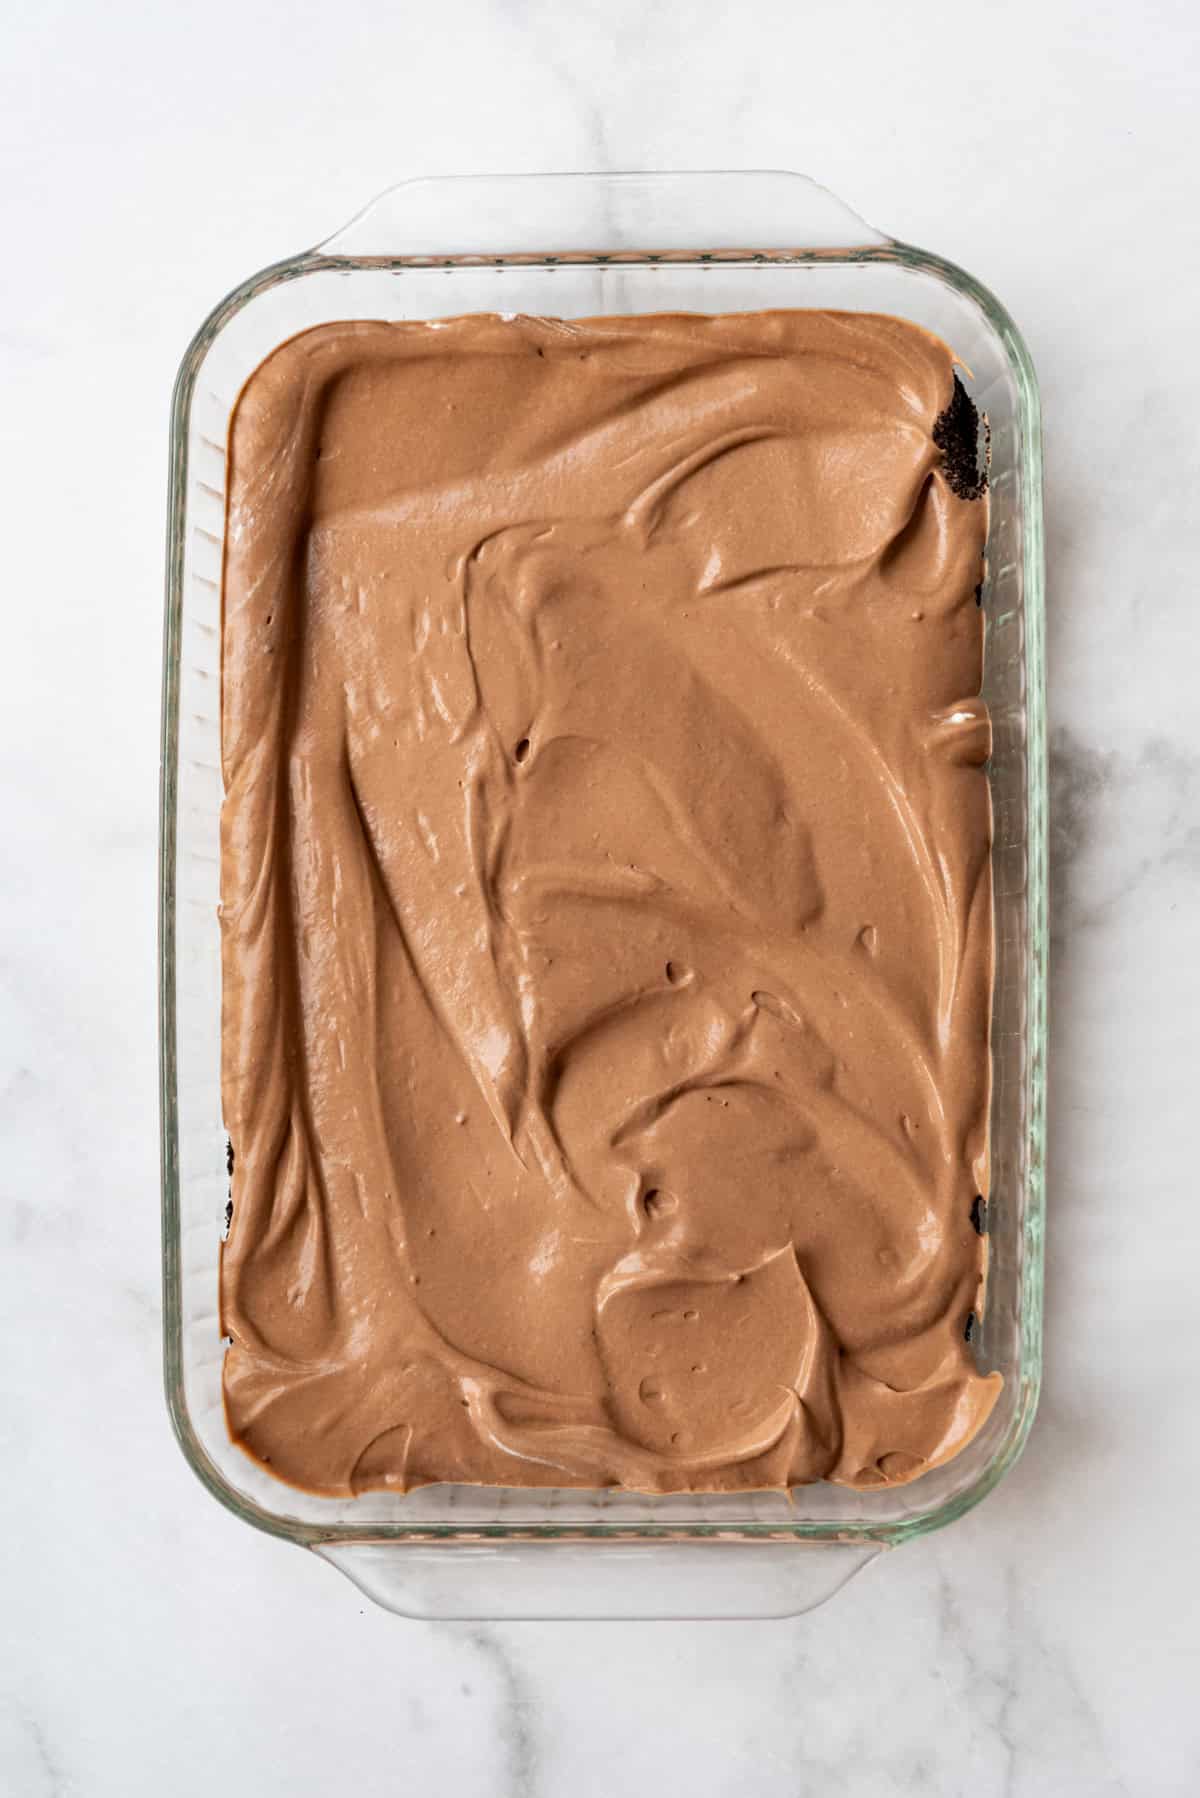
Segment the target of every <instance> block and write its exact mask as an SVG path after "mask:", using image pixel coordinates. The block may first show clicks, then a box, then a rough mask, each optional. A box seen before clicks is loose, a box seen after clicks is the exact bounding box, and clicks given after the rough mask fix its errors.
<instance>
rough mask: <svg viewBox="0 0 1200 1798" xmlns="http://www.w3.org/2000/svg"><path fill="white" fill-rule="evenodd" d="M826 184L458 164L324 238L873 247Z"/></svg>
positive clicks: (437, 253) (367, 252) (471, 252)
mask: <svg viewBox="0 0 1200 1798" xmlns="http://www.w3.org/2000/svg"><path fill="white" fill-rule="evenodd" d="M888 241H889V240H888V239H887V238H885V237H883V236H881V235H880V233H879V232H878V231H874V230H872V228H871V226H870V225H868V224H865V223H864V222H863V220H862V219H860V218H859V217H858V216H857V214H856V213H854V212H852V211H851V210H850V208H849V207H848V206H845V205H843V203H842V202H841V200H839V199H838V198H837V197H836V196H835V195H834V194H831V193H830V192H829V190H828V188H825V187H821V186H820V185H819V184H818V183H817V182H816V181H812V180H810V179H809V177H808V176H807V175H795V174H788V173H784V172H782V171H779V170H773V169H770V170H745V171H739V172H734V171H722V172H710V173H699V172H693V173H682V172H681V173H676V174H636V173H628V174H612V175H605V174H579V175H450V176H440V177H437V178H433V179H428V180H416V181H402V182H400V183H399V184H398V185H397V186H396V187H389V188H388V189H387V190H386V191H385V192H384V193H382V194H380V195H379V197H378V199H375V200H372V201H371V203H370V205H369V206H365V207H364V208H363V210H362V211H361V212H360V213H357V214H356V215H355V217H354V218H352V219H351V220H350V222H349V224H347V225H344V226H343V227H342V229H341V230H340V231H337V232H335V233H334V235H333V236H332V237H330V238H327V239H326V240H325V242H324V243H322V244H319V245H318V246H317V250H316V252H315V253H316V254H317V255H320V256H327V257H332V258H354V259H356V260H357V259H361V258H373V257H378V258H380V259H383V260H392V259H396V260H398V259H407V258H410V257H416V258H419V259H422V260H423V259H426V258H432V259H435V260H436V259H440V258H455V257H460V256H469V257H485V258H487V257H509V256H534V257H537V256H544V257H554V258H558V257H562V256H564V255H576V254H578V255H584V256H588V255H596V254H600V255H604V256H611V255H620V254H623V253H636V252H639V251H640V252H642V253H643V254H653V253H657V254H664V255H669V254H673V253H683V254H687V253H689V252H690V253H691V254H693V255H695V254H711V253H724V254H729V253H730V252H736V251H745V252H747V253H748V254H757V253H761V252H770V251H774V252H782V253H785V254H786V253H791V254H794V255H819V254H820V253H821V252H822V251H829V250H836V251H839V252H841V253H843V254H844V253H845V251H847V250H854V249H860V248H862V249H866V248H877V247H878V246H879V245H880V244H884V243H887V242H888Z"/></svg>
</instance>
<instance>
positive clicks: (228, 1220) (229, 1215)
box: [225, 1199, 233, 1236]
mask: <svg viewBox="0 0 1200 1798" xmlns="http://www.w3.org/2000/svg"><path fill="white" fill-rule="evenodd" d="M232 1222H233V1200H232V1199H226V1201H225V1234H226V1236H228V1235H229V1226H230V1224H232Z"/></svg>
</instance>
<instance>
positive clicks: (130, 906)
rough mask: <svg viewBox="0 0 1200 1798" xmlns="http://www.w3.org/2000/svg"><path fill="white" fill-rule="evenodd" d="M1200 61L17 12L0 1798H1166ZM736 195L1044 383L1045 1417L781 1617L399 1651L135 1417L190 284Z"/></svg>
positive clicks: (781, 24)
mask: <svg viewBox="0 0 1200 1798" xmlns="http://www.w3.org/2000/svg"><path fill="white" fill-rule="evenodd" d="M1198 29H1200V28H1198V26H1197V23H1196V17H1195V13H1194V9H1193V8H1191V7H1190V6H1189V5H1188V4H1186V0H1179V3H1177V4H1172V3H1169V0H1146V4H1144V5H1143V6H1141V7H1133V6H1127V7H1120V6H1110V7H1103V6H1101V7H1096V6H1095V5H1094V4H1092V5H1085V4H1083V3H1082V0H1080V3H1079V4H1065V3H1062V0H1039V3H1037V4H1034V3H1033V0H1011V4H1009V5H1008V6H1006V7H1005V8H1003V9H996V8H993V7H986V8H985V7H983V6H975V7H972V6H969V5H968V6H966V7H963V6H962V5H961V4H955V5H949V4H941V3H940V0H933V3H929V4H925V5H923V6H922V7H921V8H920V9H919V10H918V9H909V8H905V7H900V6H896V5H894V4H888V3H886V0H871V3H867V0H857V3H856V0H850V3H849V4H845V5H842V6H831V5H826V6H817V7H813V8H810V9H806V8H803V7H799V6H796V5H795V4H794V0H758V3H754V0H751V3H750V4H748V5H747V6H746V7H744V8H740V9H739V8H732V7H730V8H721V9H717V8H712V9H710V11H709V12H708V13H707V14H706V12H705V9H704V8H702V7H698V6H696V5H695V4H692V5H687V6H685V5H683V4H682V3H681V0H661V3H660V4H659V5H658V6H656V7H651V6H647V5H645V4H631V3H630V0H606V4H604V5H603V6H601V5H599V4H596V3H594V0H588V3H586V4H576V5H573V6H563V5H561V4H559V5H555V4H553V3H552V0H454V4H452V5H449V6H447V7H445V8H442V9H441V10H440V11H439V10H438V9H433V10H432V11H431V12H430V13H428V14H424V13H421V14H419V15H418V14H410V15H407V16H406V13H405V10H404V9H403V8H399V7H397V8H384V7H381V6H379V5H371V4H369V3H368V0H340V4H339V5H338V6H337V7H336V8H334V9H329V8H325V7H317V6H315V5H312V4H309V3H307V0H298V4H296V5H295V6H290V7H286V8H285V7H282V6H267V5H263V4H260V3H259V0H237V3H236V4H234V0H209V4H207V5H206V6H204V7H200V8H183V7H174V6H159V7H151V6H147V5H139V4H136V0H113V3H112V4H111V5H109V6H106V7H99V6H96V5H94V4H87V3H86V0H59V3H58V4H56V5H47V6H44V7H28V8H25V9H22V11H21V13H20V16H19V18H16V19H15V20H14V21H13V22H11V23H10V24H9V25H8V27H7V29H6V55H5V58H4V63H5V65H6V66H5V68H4V69H3V71H2V72H0V82H2V83H3V92H4V98H3V105H0V145H2V150H0V158H2V166H3V193H4V200H3V206H4V212H5V237H6V240H7V246H8V263H9V278H8V279H6V281H5V282H4V283H3V289H4V291H3V294H2V295H0V309H2V314H3V316H2V319H0V381H2V386H0V391H2V392H3V395H4V406H3V423H2V428H0V455H2V456H3V492H4V495H5V499H6V501H7V502H8V519H9V523H8V530H7V540H6V565H7V568H8V575H7V577H6V581H5V590H4V599H3V606H4V625H5V638H6V649H7V653H6V655H5V657H4V658H3V674H2V676H0V679H2V681H3V691H4V699H3V705H2V706H0V755H2V757H3V763H2V777H0V778H2V781H3V789H2V790H3V794H4V817H5V833H4V834H5V848H6V853H5V856H4V858H3V864H2V868H0V917H2V927H0V1130H2V1133H3V1134H2V1142H3V1156H2V1160H0V1192H2V1195H3V1225H2V1228H3V1232H4V1243H5V1253H6V1267H7V1277H6V1280H5V1297H4V1301H3V1306H4V1312H3V1314H4V1318H5V1330H4V1340H5V1344H6V1353H5V1355H4V1358H3V1362H2V1363H0V1425H2V1429H3V1444H4V1464H5V1469H6V1472H5V1478H4V1482H3V1487H2V1496H0V1507H2V1508H3V1513H4V1518H5V1528H4V1531H3V1540H4V1557H5V1572H4V1601H5V1602H4V1612H5V1628H4V1630H3V1640H2V1641H0V1790H2V1791H3V1792H5V1793H6V1794H7V1793H12V1794H14V1798H76V1795H86V1798H109V1795H112V1798H143V1795H145V1798H152V1795H153V1798H157V1795H158V1794H161V1793H164V1792H169V1793H171V1794H172V1798H192V1795H193V1794H195V1795H196V1798H200V1795H201V1794H204V1795H207V1794H208V1793H210V1792H214V1791H216V1792H220V1793H222V1794H225V1795H227V1798H272V1795H274V1794H279V1795H280V1798H283V1795H284V1794H286V1795H287V1798H308V1795H312V1798H318V1795H319V1798H326V1795H334V1798H341V1794H343V1793H350V1792H354V1793H356V1794H361V1795H362V1798H379V1795H382V1794H390V1793H392V1792H396V1793H401V1792H405V1793H407V1792H410V1791H422V1790H436V1791H438V1792H445V1793H451V1794H455V1795H458V1794H462V1795H463V1798H474V1795H475V1794H481V1795H487V1798H491V1795H492V1794H495V1795H497V1798H547V1795H549V1794H555V1795H557V1794H570V1795H571V1798H608V1795H609V1794H611V1793H615V1792H618V1791H631V1792H632V1791H638V1790H643V1791H644V1790H651V1791H659V1790H662V1791H666V1792H685V1791H686V1792H695V1793H698V1794H705V1795H708V1794H714V1795H715V1794H725V1793H729V1794H733V1793H739V1794H740V1793H743V1792H752V1793H754V1794H756V1798H801V1795H808V1794H812V1795H814V1798H834V1795H839V1798H840V1795H843V1794H844V1795H847V1798H887V1795H888V1794H906V1795H907V1794H925V1795H931V1798H942V1795H945V1798H957V1795H958V1794H961V1793H964V1792H967V1791H969V1792H970V1793H971V1794H972V1795H973V1798H1001V1795H1002V1794H1004V1795H1012V1798H1036V1795H1041V1794H1047V1795H1053V1798H1074V1795H1076V1794H1078V1795H1080V1798H1105V1795H1107V1794H1117V1793H1124V1794H1137V1795H1139V1798H1141V1795H1143V1794H1145V1795H1148V1798H1149V1795H1153V1798H1158V1795H1160V1794H1191V1793H1195V1792H1196V1791H1198V1790H1200V1705H1198V1704H1197V1702H1196V1694H1197V1691H1198V1690H1200V1653H1198V1644H1197V1628H1196V1623H1195V1620H1194V1611H1195V1608H1196V1600H1197V1595H1198V1594H1197V1585H1198V1581H1197V1575H1198V1573H1200V1550H1198V1549H1197V1547H1196V1545H1195V1544H1196V1535H1195V1530H1194V1527H1193V1517H1194V1513H1195V1506H1196V1498H1195V1495H1196V1491H1197V1489H1198V1485H1200V1429H1198V1428H1197V1422H1196V1418H1197V1412H1196V1362H1197V1351H1196V1339H1197V1333H1196V1327H1195V1322H1194V1311H1195V1286H1196V1275H1195V1268H1196V1266H1197V1260H1198V1251H1200V1223H1198V1221H1197V1220H1198V1218H1200V1207H1198V1206H1197V1203H1196V1196H1195V1156H1194V1153H1193V1152H1192V1151H1191V1150H1190V1147H1189V1145H1190V1141H1191V1139H1190V1137H1189V1135H1188V1132H1189V1130H1190V1129H1191V1128H1192V1127H1193V1124H1194V1122H1195V1118H1196V1113H1197V1108H1198V1105H1200V1100H1198V1097H1197V1095H1198V1093H1200V1079H1198V1077H1200V1055H1198V1052H1197V1041H1196V1039H1197V1032H1196V1020H1197V1018H1198V1017H1200V939H1198V937H1197V931H1196V920H1197V892H1198V883H1200V707H1198V705H1197V701H1196V697H1195V693H1196V683H1195V668H1196V665H1197V658H1198V653H1200V610H1198V606H1197V598H1196V582H1195V572H1194V565H1195V552H1194V541H1193V540H1194V537H1195V533H1196V530H1197V528H1198V527H1200V516H1198V512H1200V500H1198V498H1197V495H1198V494H1200V481H1198V479H1197V476H1198V473H1200V469H1198V467H1197V462H1198V456H1197V449H1196V443H1197V436H1196V419H1197V416H1198V415H1200V371H1198V368H1197V363H1196V359H1195V357H1194V356H1192V355H1191V354H1190V353H1181V346H1190V344H1191V341H1192V338H1193V336H1194V333H1195V321H1196V315H1197V307H1198V304H1200V231H1198V228H1197V216H1198V211H1200V209H1198V207H1197V197H1198V196H1197V192H1196V184H1195V179H1194V172H1193V171H1194V168H1195V166H1196V161H1197V154H1198V151H1200V144H1198V141H1197V127H1196V120H1195V95H1196V91H1197V82H1198V76H1200V39H1198ZM331 146H334V148H333V149H332V150H331ZM722 164H724V165H737V166H745V167H754V166H768V167H769V166H776V167H794V168H801V169H804V170H806V171H807V172H809V173H811V174H813V175H815V176H817V177H818V179H821V180H823V181H826V182H828V183H829V185H830V186H832V187H833V188H834V189H835V190H836V191H837V192H839V193H840V194H842V195H843V196H844V197H845V198H846V199H847V200H848V201H849V202H850V203H851V204H852V205H854V206H856V207H857V208H858V209H859V210H860V211H861V212H862V213H863V214H864V215H865V216H866V217H867V218H869V219H871V220H872V221H873V222H876V223H878V224H879V225H880V226H881V227H883V228H884V229H886V230H889V231H892V232H894V233H896V234H897V235H899V236H902V237H904V238H907V239H909V240H910V241H913V242H917V243H922V244H927V245H928V246H929V247H931V248H933V249H936V250H938V251H939V252H941V253H942V254H943V255H945V256H948V257H950V258H952V259H953V260H955V261H958V262H960V263H962V264H963V265H965V266H966V267H968V268H970V269H971V270H972V271H973V272H975V273H977V274H978V275H979V276H980V277H981V278H982V279H983V280H984V281H985V282H987V283H988V284H989V285H990V286H992V287H993V288H994V290H995V291H996V292H997V293H998V294H1000V296H1001V297H1002V298H1003V299H1004V301H1005V302H1006V304H1007V305H1008V306H1009V307H1010V308H1011V310H1012V312H1013V314H1014V315H1015V317H1016V318H1017V320H1018V321H1019V323H1020V325H1021V327H1022V329H1023V331H1024V332H1025V335H1026V337H1027V339H1028V341H1029V343H1030V345H1031V347H1032V350H1033V355H1034V358H1035V361H1036V363H1037V365H1038V369H1039V372H1040V376H1041V381H1042V389H1043V399H1044V405H1045V415H1046V440H1047V458H1048V461H1047V467H1048V477H1047V508H1048V521H1049V630H1050V667H1051V677H1050V687H1051V697H1050V706H1051V718H1052V725H1053V734H1052V770H1053V793H1054V816H1053V851H1054V886H1053V940H1054V969H1053V982H1052V993H1051V1004H1052V1064H1051V1081H1052V1086H1051V1094H1052V1097H1051V1109H1050V1118H1051V1148H1050V1182H1049V1184H1050V1236H1049V1265H1048V1317H1047V1340H1046V1385H1045V1393H1044V1397H1043V1401H1042V1408H1041V1415H1040V1417H1039V1420H1038V1422H1037V1424H1036V1426H1035V1429H1034V1433H1033V1437H1032V1440H1031V1442H1030V1445H1029V1447H1028V1449H1027V1451H1026V1453H1025V1456H1024V1458H1023V1460H1022V1461H1021V1463H1020V1464H1019V1466H1018V1467H1017V1468H1016V1470H1015V1471H1014V1472H1013V1473H1012V1474H1011V1476H1010V1477H1009V1478H1008V1480H1007V1481H1006V1482H1005V1483H1004V1484H1003V1485H1002V1486H1001V1488H1000V1489H999V1490H997V1491H996V1492H995V1493H994V1494H993V1495H992V1496H991V1497H990V1498H989V1499H988V1500H987V1501H986V1502H985V1503H984V1504H983V1505H982V1506H981V1507H980V1509H979V1510H977V1511H976V1512H974V1513H973V1514H972V1515H970V1516H969V1517H967V1518H966V1519H964V1520H962V1521H961V1522H959V1523H958V1524H956V1525H954V1526H953V1527H951V1528H950V1529H949V1530H947V1531H944V1532H942V1533H941V1534H939V1535H936V1536H934V1537H931V1538H928V1539H926V1540H924V1541H921V1542H918V1543H915V1544H912V1545H909V1546H907V1547H905V1548H903V1549H900V1550H898V1551H897V1552H895V1553H894V1554H892V1555H888V1556H884V1557H883V1558H882V1559H881V1560H880V1561H879V1562H877V1563H876V1564H875V1565H874V1566H873V1567H871V1568H870V1569H868V1570H867V1572H866V1573H864V1574H863V1575H862V1576H861V1577H860V1578H859V1579H857V1580H856V1581H854V1582H852V1583H851V1585H850V1586H849V1587H848V1588H847V1589H846V1590H845V1591H844V1592H843V1593H842V1594H841V1595H840V1596H838V1597H837V1598H835V1599H834V1600H833V1601H832V1602H831V1603H829V1604H828V1605H827V1606H825V1607H824V1608H823V1609H821V1610H819V1611H816V1612H814V1613H812V1614H811V1615H809V1616H807V1617H804V1618H800V1619H797V1620H794V1621H790V1622H785V1623H765V1624H763V1623H759V1624H736V1625H734V1624H689V1625H672V1624H659V1625H623V1624H608V1625H562V1624H557V1625H532V1624H527V1625H512V1626H486V1627H481V1626H465V1625H462V1626H451V1625H438V1624H428V1623H415V1622H407V1621H402V1620H400V1619H398V1618H396V1617H393V1616H390V1615H388V1614H386V1613H384V1612H383V1611H380V1610H377V1609H375V1608H374V1607H372V1606H371V1605H369V1604H368V1603H367V1601H366V1600H364V1599H362V1598H361V1597H360V1595H359V1594H358V1593H357V1592H356V1591H355V1590H354V1589H353V1588H352V1587H351V1586H350V1585H349V1584H348V1583H347V1582H346V1581H345V1580H343V1579H341V1578H339V1577H338V1576H337V1575H336V1574H335V1573H334V1572H333V1571H332V1570H331V1569H329V1568H327V1567H324V1566H322V1565H321V1564H320V1563H319V1562H317V1561H316V1560H315V1559H313V1558H307V1559H306V1558H305V1556H304V1555H303V1554H302V1553H300V1552H299V1551H298V1550H296V1549H294V1548H291V1547H288V1546H285V1545H283V1544H281V1543H278V1542H276V1541H273V1540H271V1539H269V1538H267V1537H265V1536H261V1535H258V1534H256V1533H255V1532H253V1531H252V1530H250V1529H247V1528H246V1527H245V1526H244V1525H242V1524H240V1523H238V1522H237V1521H235V1519H234V1518H232V1517H231V1516H229V1515H228V1514H226V1513H225V1512H224V1511H223V1510H222V1509H221V1508H220V1507H219V1506H217V1505H216V1504H215V1503H214V1502H213V1501H212V1499H211V1498H209V1497H208V1495H207V1494H206V1493H205V1492H204V1491H203V1490H202V1488H201V1487H200V1485H199V1484H198V1482H197V1481H196V1480H195V1478H194V1477H193V1475H192V1474H191V1473H190V1472H189V1471H188V1469H187V1467H186V1466H185V1464H184V1462H183V1460H182V1458H181V1456H180V1454H179V1452H178V1450H177V1448H176V1446H175V1444H174V1442H173V1440H172V1438H171V1434H170V1430H169V1427H168V1424H167V1419H166V1413H165V1409H164V1406H163V1401H162V1397H161V1389H160V1375H159V1355H160V1350H159V1336H160V1302H159V1239H158V1159H157V1158H158V1142H157V1120H156V1069H155V1031H154V1021H155V1000H154V986H155V920H154V869H155V829H156V815H155V814H156V782H157V738H158V705H159V692H158V683H159V654H160V614H161V579H162V544H163V521H164V502H165V486H166V481H165V477H166V430H167V405H168V396H169V390H170V385H171V381H172V378H173V374H174V369H175V366H176V363H177V361H178V358H179V356H180V354H181V352H182V350H183V348H184V346H185V344H186V342H187V340H188V338H189V337H190V335H191V333H192V331H193V330H194V328H195V326H196V325H197V323H198V322H199V320H200V318H201V317H202V316H203V315H204V313H205V312H206V311H207V310H208V308H209V307H210V305H211V304H212V303H213V302H214V301H215V300H216V299H217V298H218V297H219V296H220V295H221V294H222V293H223V292H224V291H226V290H227V289H228V288H230V287H231V286H233V285H234V284H235V283H236V282H237V281H238V280H239V279H240V278H241V277H243V276H244V275H245V274H246V273H248V272H249V271H250V270H252V269H254V268H257V267H259V266H261V265H262V264H264V263H266V262H269V261H271V260H274V259H275V258H277V257H279V256H282V255H285V254H287V253H289V252H291V251H293V250H294V249H295V248H296V247H297V246H298V245H300V244H303V243H305V242H310V241H313V240H314V239H316V238H317V237H319V236H322V235H324V234H326V233H327V232H328V231H329V230H331V229H332V228H333V227H334V226H336V225H337V224H338V223H339V221H340V220H342V219H343V218H344V217H346V216H348V215H349V214H350V213H351V212H352V211H353V210H354V209H355V208H356V207H357V206H358V205H359V204H360V203H361V202H362V201H363V200H364V199H366V198H367V197H368V196H370V195H371V194H372V193H373V192H374V191H376V190H377V189H379V188H380V187H381V186H383V185H385V184H386V183H387V182H388V181H390V180H395V179H398V178H399V177H401V176H403V175H406V174H413V173H440V172H450V171H469V170H474V169H506V168H514V169H522V168H530V169H536V168H547V167H589V166H590V167H600V168H613V167H706V166H719V165H722Z"/></svg>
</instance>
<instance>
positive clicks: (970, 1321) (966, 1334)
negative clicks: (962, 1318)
mask: <svg viewBox="0 0 1200 1798" xmlns="http://www.w3.org/2000/svg"><path fill="white" fill-rule="evenodd" d="M974 1334H975V1313H974V1312H973V1311H968V1312H967V1321H966V1324H965V1325H964V1327H963V1338H964V1340H965V1341H967V1342H970V1340H971V1338H972V1337H973V1336H974Z"/></svg>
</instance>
